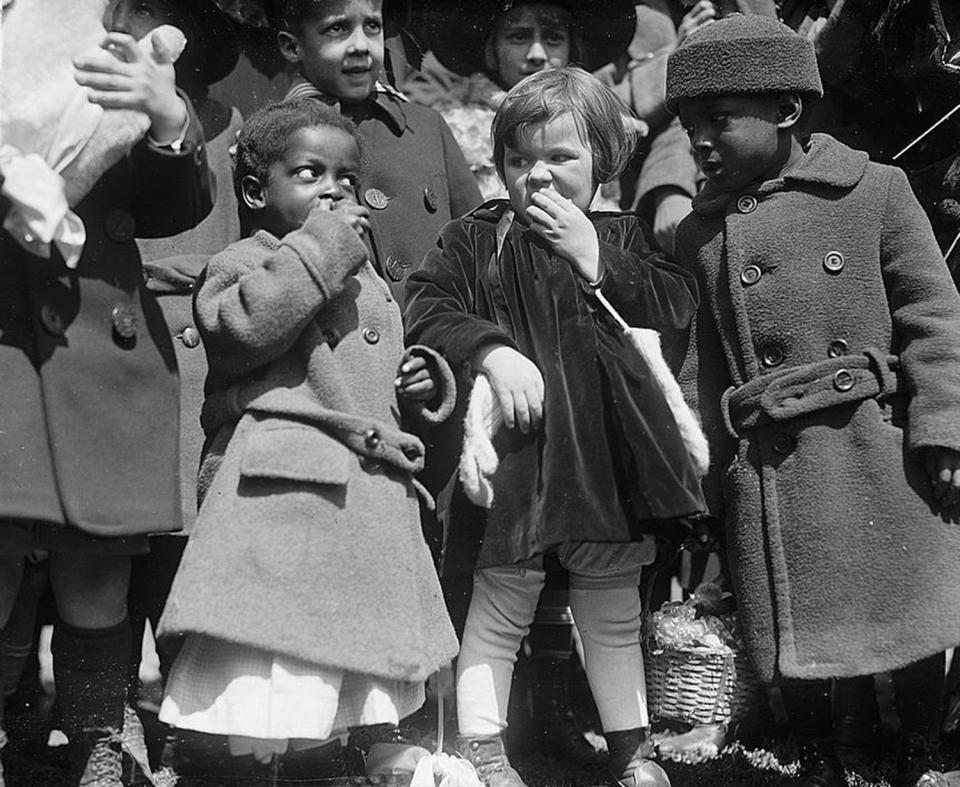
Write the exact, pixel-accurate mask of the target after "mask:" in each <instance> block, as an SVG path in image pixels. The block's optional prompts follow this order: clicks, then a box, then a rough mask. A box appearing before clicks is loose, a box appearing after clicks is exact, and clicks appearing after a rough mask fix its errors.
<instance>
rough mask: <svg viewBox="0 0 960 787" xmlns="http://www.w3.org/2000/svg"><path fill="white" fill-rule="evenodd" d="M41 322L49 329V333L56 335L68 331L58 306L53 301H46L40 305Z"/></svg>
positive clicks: (61, 334)
mask: <svg viewBox="0 0 960 787" xmlns="http://www.w3.org/2000/svg"><path fill="white" fill-rule="evenodd" d="M40 323H41V325H43V327H44V328H45V329H46V330H47V333H50V334H52V335H54V336H63V334H64V331H66V324H65V323H64V321H63V317H61V316H60V312H58V311H57V307H56V306H54V305H53V304H52V303H45V304H43V306H41V307H40Z"/></svg>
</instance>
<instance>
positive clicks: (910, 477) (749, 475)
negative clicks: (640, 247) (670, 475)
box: [677, 135, 960, 681]
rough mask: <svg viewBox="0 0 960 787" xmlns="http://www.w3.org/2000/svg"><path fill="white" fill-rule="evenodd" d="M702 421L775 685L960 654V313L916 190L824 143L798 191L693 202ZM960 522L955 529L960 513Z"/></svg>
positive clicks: (783, 186) (745, 604)
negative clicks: (944, 482) (938, 463)
mask: <svg viewBox="0 0 960 787" xmlns="http://www.w3.org/2000/svg"><path fill="white" fill-rule="evenodd" d="M677 249H678V255H679V257H680V259H681V261H684V262H686V263H688V264H689V265H691V266H692V267H693V268H694V269H695V271H696V273H697V276H698V279H699V283H700V287H701V293H702V298H703V303H702V306H701V310H700V312H699V314H698V319H697V323H696V326H695V329H694V331H693V338H694V341H693V347H692V349H691V353H690V356H689V357H688V362H687V364H686V365H685V367H684V371H683V373H682V376H681V377H682V379H681V381H682V383H683V384H684V386H685V390H686V392H687V393H688V395H689V397H690V398H691V399H693V400H695V401H698V403H699V409H700V412H701V414H702V417H703V421H704V427H705V429H706V431H707V433H708V436H709V437H710V439H711V443H712V448H713V456H714V465H713V471H712V481H713V482H714V483H712V484H709V485H708V491H709V492H710V493H711V494H710V495H709V497H710V498H711V504H712V508H713V509H714V510H715V511H716V512H717V513H720V512H722V513H724V514H725V518H726V522H727V537H728V542H729V548H730V553H731V565H732V567H733V572H734V581H735V587H736V591H737V596H738V601H739V606H740V615H741V622H742V624H743V628H744V633H745V636H746V641H747V644H748V648H749V651H750V655H751V657H752V658H753V661H754V663H755V665H756V667H757V669H758V672H759V675H760V676H761V678H763V679H764V680H767V681H769V680H773V679H775V678H780V677H786V678H808V679H812V678H830V677H835V676H850V675H860V674H869V673H875V672H883V671H886V670H890V669H894V668H897V667H901V666H903V665H905V664H907V663H909V662H912V661H914V660H916V659H919V658H921V657H924V656H928V655H931V654H933V653H935V652H938V651H942V650H944V649H946V648H949V647H951V646H953V645H956V644H957V643H960V615H958V614H957V610H958V609H960V582H958V581H957V575H956V571H957V562H958V559H960V524H958V523H957V522H956V521H951V517H950V516H948V515H945V514H944V513H943V512H941V511H940V510H938V508H937V506H936V504H935V503H934V502H933V500H932V496H931V484H930V480H929V478H928V475H927V473H926V471H925V469H924V465H923V451H924V449H925V448H928V447H930V446H946V447H949V448H952V449H955V450H960V297H958V295H957V292H956V290H955V288H954V286H953V283H952V281H951V279H950V276H949V274H948V272H947V269H946V266H945V265H944V263H943V259H942V257H941V255H940V253H939V250H938V248H937V245H936V242H935V240H934V238H933V235H932V233H931V230H930V226H929V224H928V222H927V219H926V217H925V216H924V214H923V212H922V210H921V209H920V207H919V205H918V204H917V201H916V199H915V198H914V197H913V195H912V193H911V191H910V187H909V185H908V184H907V180H906V177H905V176H904V174H903V173H902V172H901V171H900V170H898V169H895V168H893V167H887V166H882V165H878V164H873V163H868V160H867V156H866V154H864V153H860V152H856V151H853V150H851V149H850V148H847V147H845V146H843V145H841V144H840V143H838V142H836V141H835V140H833V139H832V138H830V137H827V136H824V135H814V136H813V138H812V141H811V143H810V146H809V150H808V152H807V153H806V155H805V156H804V157H803V159H802V160H801V161H799V162H798V163H797V164H796V165H795V166H793V167H792V168H791V169H790V170H789V171H788V172H786V173H785V174H784V175H783V176H782V177H781V178H780V179H778V180H773V181H768V182H766V183H763V184H762V185H759V186H755V187H751V188H749V189H746V190H744V191H743V192H742V193H737V194H726V195H719V194H711V193H710V191H709V189H708V190H706V191H705V192H704V193H702V194H701V196H699V197H698V198H697V199H696V200H695V201H694V213H693V214H692V215H691V216H689V217H688V218H687V219H686V220H684V222H683V223H682V224H681V226H680V232H679V235H678V246H677ZM953 514H954V520H955V515H956V512H953Z"/></svg>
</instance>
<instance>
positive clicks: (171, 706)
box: [160, 634, 425, 751]
mask: <svg viewBox="0 0 960 787" xmlns="http://www.w3.org/2000/svg"><path fill="white" fill-rule="evenodd" d="M424 699H425V697H424V686H423V683H420V682H416V683H410V682H406V681H391V680H385V679H381V678H377V677H374V676H371V675H364V674H360V673H355V672H345V671H343V670H337V669H330V668H326V667H322V666H319V665H317V664H311V663H310V662H307V661H300V660H299V659H293V658H289V657H287V656H282V655H279V654H277V653H271V652H270V651H265V650H259V649H257V648H251V647H247V646H245V645H237V644H234V643H231V642H225V641H224V640H219V639H214V638H212V637H206V636H204V635H201V634H191V635H188V636H187V639H186V642H185V643H184V645H183V649H182V650H181V651H180V653H179V654H178V655H177V659H176V661H175V662H174V665H173V669H172V670H171V672H170V678H169V680H168V681H167V685H166V689H165V692H164V698H163V703H162V705H161V707H160V720H161V721H163V722H166V723H167V724H170V725H171V726H174V727H181V728H184V729H189V730H197V731H198V732H207V733H213V734H216V735H231V736H239V737H246V738H256V739H274V740H277V741H278V743H279V742H280V741H283V740H289V739H305V740H314V741H325V740H328V739H330V738H332V737H334V736H335V735H341V734H343V733H345V732H346V730H347V728H348V727H354V726H365V725H370V724H398V723H399V721H400V719H402V718H403V717H405V716H409V715H410V714H411V713H413V712H414V711H416V710H417V709H418V708H420V707H421V706H422V705H423V703H424ZM285 748H286V746H285V745H283V746H282V748H281V749H279V750H281V751H282V750H283V749H285Z"/></svg>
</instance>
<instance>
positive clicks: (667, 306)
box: [600, 217, 699, 330]
mask: <svg viewBox="0 0 960 787" xmlns="http://www.w3.org/2000/svg"><path fill="white" fill-rule="evenodd" d="M610 230H612V231H603V232H602V234H601V236H600V262H601V265H602V267H603V270H604V271H605V274H604V279H603V285H602V287H601V292H603V294H604V296H605V297H606V298H607V299H608V300H609V301H610V302H611V303H612V304H613V305H614V307H616V309H617V311H619V312H620V315H621V316H622V317H623V318H624V319H625V320H626V321H627V322H628V323H630V325H631V326H633V327H634V328H654V329H657V330H668V329H684V328H686V327H687V326H688V325H689V324H690V319H691V318H692V317H693V313H694V311H695V310H696V308H697V303H698V302H699V298H698V290H697V283H696V280H695V278H694V276H693V274H692V273H691V272H690V271H688V270H686V269H684V268H683V267H681V266H679V265H677V264H675V263H673V262H671V261H669V260H668V259H667V258H666V257H665V256H664V255H663V253H662V252H659V251H655V249H656V246H655V243H654V241H653V239H652V238H651V236H650V232H649V229H648V228H647V227H646V225H644V224H642V223H641V222H640V221H638V220H636V219H635V218H633V217H629V219H626V220H618V221H617V222H616V224H615V225H612V226H610Z"/></svg>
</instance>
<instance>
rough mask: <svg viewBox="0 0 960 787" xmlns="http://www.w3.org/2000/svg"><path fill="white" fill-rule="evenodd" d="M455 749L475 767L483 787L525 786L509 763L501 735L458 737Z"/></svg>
mask: <svg viewBox="0 0 960 787" xmlns="http://www.w3.org/2000/svg"><path fill="white" fill-rule="evenodd" d="M457 750H458V751H459V752H460V755H461V756H462V757H463V758H464V759H465V760H466V761H467V762H469V763H470V764H471V765H472V766H473V767H474V768H476V769H477V774H478V775H479V776H480V781H481V782H482V783H483V784H484V787H527V785H526V784H525V783H524V781H523V779H521V778H520V774H519V773H517V772H516V771H515V770H514V769H513V767H512V766H511V765H510V760H508V759H507V752H506V750H505V749H504V747H503V738H502V737H501V736H499V735H492V736H490V737H485V738H458V739H457Z"/></svg>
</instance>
